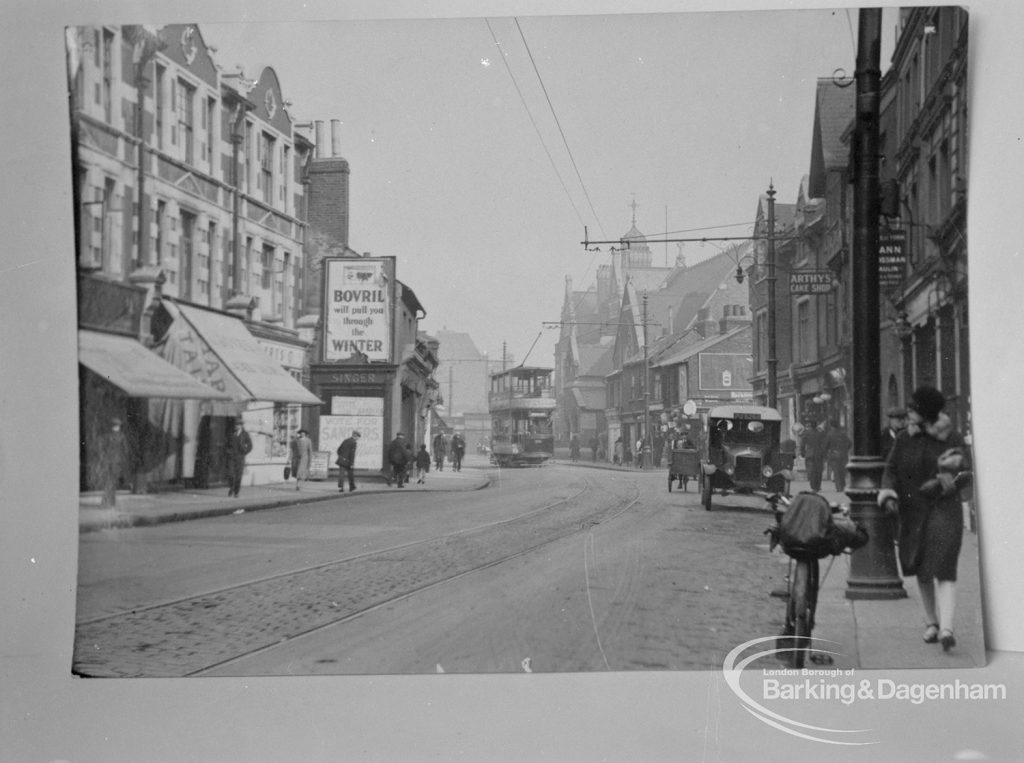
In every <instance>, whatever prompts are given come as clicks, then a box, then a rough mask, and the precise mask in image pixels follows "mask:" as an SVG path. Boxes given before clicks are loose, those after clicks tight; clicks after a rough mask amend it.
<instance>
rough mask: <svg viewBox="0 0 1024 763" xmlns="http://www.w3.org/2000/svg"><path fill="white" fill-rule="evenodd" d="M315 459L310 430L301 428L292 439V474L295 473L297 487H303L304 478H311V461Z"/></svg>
mask: <svg viewBox="0 0 1024 763" xmlns="http://www.w3.org/2000/svg"><path fill="white" fill-rule="evenodd" d="M312 460H313V441H312V440H310V439H309V432H307V431H306V430H305V429H300V430H299V431H298V432H296V433H295V439H294V440H292V474H293V475H295V489H296V490H300V489H301V488H302V480H308V479H309V463H310V461H312Z"/></svg>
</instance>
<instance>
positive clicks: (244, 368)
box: [169, 304, 321, 405]
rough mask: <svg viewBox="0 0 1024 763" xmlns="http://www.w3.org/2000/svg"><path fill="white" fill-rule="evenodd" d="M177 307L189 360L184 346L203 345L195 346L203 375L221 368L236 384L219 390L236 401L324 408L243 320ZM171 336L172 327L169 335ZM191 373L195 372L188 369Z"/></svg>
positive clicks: (183, 306) (189, 307) (229, 384)
mask: <svg viewBox="0 0 1024 763" xmlns="http://www.w3.org/2000/svg"><path fill="white" fill-rule="evenodd" d="M174 307H175V308H176V310H177V313H178V317H177V318H176V322H177V321H179V320H184V321H185V322H186V323H187V326H180V327H179V329H186V330H185V331H179V332H177V333H178V334H179V335H180V336H179V340H184V341H183V342H182V344H183V350H184V353H185V355H186V357H187V358H194V356H193V355H192V354H191V353H189V351H188V348H187V345H186V344H185V343H187V342H197V343H198V344H199V345H201V346H199V347H196V346H195V344H193V350H194V351H197V352H198V354H199V355H202V356H203V362H202V365H203V368H202V369H201V373H206V372H207V371H209V369H211V368H212V367H214V366H217V367H218V369H217V370H218V372H219V373H220V374H221V376H222V377H223V376H224V373H223V372H224V371H226V372H227V374H229V375H230V377H232V378H231V379H230V381H233V382H235V383H234V384H231V383H230V382H229V383H222V384H217V385H216V386H218V387H223V388H225V389H226V390H228V391H234V396H235V399H245V400H262V401H267V402H273V403H299V404H302V405H320V404H321V401H320V398H318V397H317V396H316V395H314V394H313V393H312V392H310V391H309V390H308V389H306V388H305V387H303V386H302V385H301V384H300V383H299V382H298V381H297V380H296V379H295V378H294V377H293V376H292V375H291V374H289V373H288V372H287V371H285V370H284V368H282V367H281V364H280V363H278V362H277V361H276V360H274V359H273V358H272V357H270V355H268V354H267V352H266V351H265V350H264V349H263V348H262V347H260V345H259V343H258V342H257V341H256V339H254V338H253V336H252V334H250V333H249V331H248V329H246V328H245V324H244V323H243V322H242V320H241V319H240V318H236V317H234V316H231V315H225V314H224V313H219V312H215V311H213V310H203V309H201V308H197V307H192V306H189V305H181V304H176V305H174ZM187 329H191V331H189V330H187ZM172 332H174V328H173V327H172V330H171V332H169V333H172ZM185 335H187V336H185ZM179 365H180V364H179ZM188 370H190V371H191V370H192V369H191V368H190V367H189V369H188ZM196 375H198V374H196Z"/></svg>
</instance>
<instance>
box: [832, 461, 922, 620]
mask: <svg viewBox="0 0 1024 763" xmlns="http://www.w3.org/2000/svg"><path fill="white" fill-rule="evenodd" d="M884 468H885V464H884V463H882V462H881V461H879V460H878V459H877V458H874V457H871V456H853V457H852V459H851V462H850V464H849V467H848V470H847V471H848V475H849V481H850V487H849V489H848V490H847V491H846V494H847V495H848V496H849V497H850V517H851V518H852V519H853V520H854V521H856V522H859V523H860V524H861V525H862V526H863V527H864V529H865V530H867V531H868V543H867V545H866V546H864V547H863V548H860V549H858V550H856V551H854V552H853V554H852V555H851V557H850V575H849V577H848V578H847V580H846V585H847V588H846V598H847V599H875V600H877V599H905V598H906V597H907V592H906V590H905V589H904V588H903V580H902V579H901V578H900V575H899V568H898V566H897V563H896V549H895V545H894V542H893V523H892V520H891V519H890V518H889V517H887V516H885V514H884V513H883V512H882V510H881V509H880V508H878V503H877V500H878V490H879V487H880V486H881V481H882V470H883V469H884Z"/></svg>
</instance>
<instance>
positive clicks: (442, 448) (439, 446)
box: [431, 432, 448, 472]
mask: <svg viewBox="0 0 1024 763" xmlns="http://www.w3.org/2000/svg"><path fill="white" fill-rule="evenodd" d="M431 449H432V450H433V451H434V466H436V467H437V470H438V471H439V472H440V471H444V456H445V453H446V452H447V450H448V443H447V441H446V440H445V438H444V433H442V432H438V433H437V434H436V435H434V441H433V443H431Z"/></svg>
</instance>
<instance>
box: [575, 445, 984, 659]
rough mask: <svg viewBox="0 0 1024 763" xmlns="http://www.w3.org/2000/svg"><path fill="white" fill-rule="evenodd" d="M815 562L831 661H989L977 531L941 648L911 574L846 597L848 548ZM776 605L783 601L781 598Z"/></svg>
mask: <svg viewBox="0 0 1024 763" xmlns="http://www.w3.org/2000/svg"><path fill="white" fill-rule="evenodd" d="M557 462H558V463H563V464H568V465H572V466H576V467H581V468H604V469H616V470H623V471H631V472H633V473H636V474H645V473H649V474H651V476H652V477H654V476H655V475H657V476H658V479H659V480H660V479H661V478H662V476H663V475H664V472H665V469H664V467H660V468H654V469H648V470H639V469H636V468H631V467H623V466H615V465H613V464H610V463H605V462H600V461H598V462H594V461H592V460H591V459H588V458H581V459H580V460H579V461H577V462H571V461H569V460H568V459H564V460H563V459H558V461H557ZM834 488H835V486H834V484H833V483H832V482H831V481H829V480H823V484H822V490H821V494H822V495H823V496H824V497H825V498H826V499H827V500H828V501H829V502H830V503H841V504H848V503H849V502H850V499H849V497H847V496H846V494H845V493H840V492H838V491H836V490H835V489H834ZM804 490H810V484H809V483H808V482H807V481H806V480H804V479H797V480H794V481H793V482H792V483H790V492H791V493H793V494H796V493H798V492H800V491H804ZM965 516H966V509H965ZM776 553H777V552H776ZM820 570H821V575H822V576H823V579H822V582H821V587H820V590H819V594H818V610H817V618H816V620H817V623H816V627H815V630H814V636H815V638H820V639H825V640H828V641H832V642H833V644H832V645H831V647H830V648H831V649H832V650H834V651H835V652H836V655H835V656H834V658H833V659H834V664H833V665H832V666H831V667H834V668H859V669H862V670H875V669H878V670H898V669H918V668H959V669H963V668H972V667H982V666H984V665H986V664H987V655H986V650H985V640H984V628H983V621H982V606H981V582H980V559H979V555H978V535H977V532H975V531H973V530H971V529H968V528H967V527H965V529H964V536H963V546H962V548H961V551H960V564H959V567H958V570H957V577H958V580H957V599H956V618H955V625H954V630H955V632H956V639H957V645H956V646H955V647H953V648H952V649H951V650H950V651H949V652H945V653H944V652H943V651H942V647H941V646H940V645H938V644H926V643H924V641H923V640H922V634H923V632H924V626H925V622H924V615H923V614H922V609H921V597H920V593H919V592H918V587H917V580H916V578H906V579H904V580H903V590H904V592H905V593H906V597H905V598H900V599H880V600H874V599H848V598H847V597H846V592H847V588H848V580H849V576H850V556H849V555H848V554H847V555H843V556H839V557H836V558H835V559H834V561H833V562H832V564H831V567H829V560H828V559H826V560H823V561H822V562H821V567H820ZM779 606H780V607H781V606H782V600H781V599H780V600H779ZM766 635H770V634H766ZM808 667H817V666H808ZM820 667H822V668H826V667H829V666H820Z"/></svg>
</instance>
